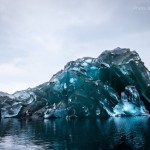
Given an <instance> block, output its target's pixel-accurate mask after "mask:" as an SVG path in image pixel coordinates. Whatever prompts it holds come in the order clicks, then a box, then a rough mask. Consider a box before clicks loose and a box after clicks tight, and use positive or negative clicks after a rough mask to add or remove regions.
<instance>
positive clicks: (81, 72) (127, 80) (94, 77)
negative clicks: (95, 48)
mask: <svg viewBox="0 0 150 150" xmlns="http://www.w3.org/2000/svg"><path fill="white" fill-rule="evenodd" d="M0 108H1V109H0V112H1V113H0V115H1V117H2V118H5V117H17V118H54V117H55V118H56V117H57V118H58V117H59V118H66V117H67V118H76V117H77V118H91V117H92V118H102V117H108V116H128V115H130V116H139V115H141V116H142V115H149V112H150V72H149V71H148V69H147V68H146V67H145V66H144V63H143V62H142V60H141V59H140V57H139V55H138V53H136V52H135V51H131V50H130V49H126V48H123V49H121V48H116V49H114V50H106V51H104V52H103V53H102V54H101V55H100V56H98V57H97V58H91V57H84V58H80V59H77V60H75V61H70V62H68V63H67V64H66V65H65V67H64V69H63V70H61V71H59V72H58V73H56V74H55V75H53V77H52V78H51V79H50V81H48V82H46V83H43V84H41V85H39V86H37V87H35V88H29V89H27V90H24V91H18V92H16V93H14V94H12V95H10V94H7V93H2V92H0Z"/></svg>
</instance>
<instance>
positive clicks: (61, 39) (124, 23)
mask: <svg viewBox="0 0 150 150" xmlns="http://www.w3.org/2000/svg"><path fill="white" fill-rule="evenodd" d="M116 47H121V48H130V49H131V50H136V51H137V52H138V53H139V54H140V56H141V58H142V60H143V61H144V62H145V65H146V67H148V68H149V69H150V51H149V50H150V49H149V48H150V1H149V0H132V1H131V0H0V91H4V92H9V93H13V92H15V91H17V90H22V89H26V88H28V87H34V86H37V85H38V84H41V83H43V82H46V81H48V80H49V79H50V78H51V76H52V75H53V74H54V73H56V72H57V71H59V70H61V69H63V66H64V65H65V64H66V63H67V62H68V61H71V60H75V59H77V58H80V57H84V56H91V57H97V56H98V55H99V54H100V53H101V52H102V51H103V50H106V49H114V48H116Z"/></svg>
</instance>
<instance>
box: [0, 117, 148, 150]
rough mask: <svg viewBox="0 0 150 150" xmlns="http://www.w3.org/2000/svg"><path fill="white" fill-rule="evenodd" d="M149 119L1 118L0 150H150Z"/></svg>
mask: <svg viewBox="0 0 150 150" xmlns="http://www.w3.org/2000/svg"><path fill="white" fill-rule="evenodd" d="M149 126H150V118H149V117H146V116H142V117H115V118H114V117H110V118H108V119H103V120H102V119H75V120H69V121H67V120H66V119H56V120H47V119H45V120H41V121H39V120H32V121H31V120H26V121H25V120H24V121H20V120H17V119H13V118H11V119H2V120H1V122H0V149H3V150H8V149H10V150H20V149H26V150H45V149H54V150H63V149H66V150H67V149H73V150H78V149H79V150H80V149H86V150H88V149H89V150H91V149H100V150H105V149H106V150H111V149H112V150H113V149H119V150H120V149H122V150H123V149H125V150H127V149H133V150H141V149H144V150H147V149H150V138H149V136H150V129H149Z"/></svg>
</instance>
